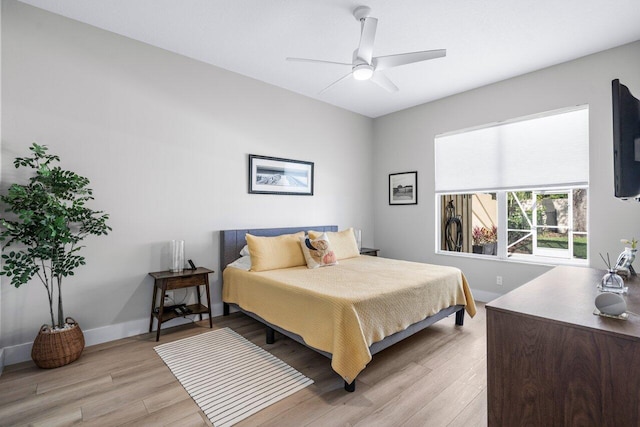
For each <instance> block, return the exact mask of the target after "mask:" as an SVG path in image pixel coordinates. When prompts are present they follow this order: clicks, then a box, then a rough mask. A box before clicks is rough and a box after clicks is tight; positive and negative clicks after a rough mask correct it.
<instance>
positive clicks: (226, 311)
mask: <svg viewBox="0 0 640 427" xmlns="http://www.w3.org/2000/svg"><path fill="white" fill-rule="evenodd" d="M222 315H223V316H228V315H229V304H227V303H226V302H223V303H222Z"/></svg>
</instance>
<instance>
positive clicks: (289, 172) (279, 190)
mask: <svg viewBox="0 0 640 427" xmlns="http://www.w3.org/2000/svg"><path fill="white" fill-rule="evenodd" d="M249 193H252V194H287V195H296V196H313V162H305V161H302V160H291V159H282V158H279V157H267V156H257V155H255V154H249Z"/></svg>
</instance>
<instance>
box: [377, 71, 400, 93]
mask: <svg viewBox="0 0 640 427" xmlns="http://www.w3.org/2000/svg"><path fill="white" fill-rule="evenodd" d="M371 81H372V82H374V83H375V84H377V85H378V86H380V87H381V88H383V89H385V90H387V91H388V92H397V91H398V90H399V89H398V86H396V85H395V84H393V82H392V81H391V80H390V79H389V77H387V76H386V75H385V74H384V73H382V71H376V72H374V73H373V76H371Z"/></svg>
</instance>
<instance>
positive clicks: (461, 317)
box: [456, 308, 464, 326]
mask: <svg viewBox="0 0 640 427" xmlns="http://www.w3.org/2000/svg"><path fill="white" fill-rule="evenodd" d="M456 325H458V326H462V325H464V308H463V309H461V310H458V311H457V312H456Z"/></svg>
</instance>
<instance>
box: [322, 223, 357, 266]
mask: <svg viewBox="0 0 640 427" xmlns="http://www.w3.org/2000/svg"><path fill="white" fill-rule="evenodd" d="M322 233H324V231H313V230H309V237H311V239H313V240H315V239H317V238H318V237H320V235H322ZM327 237H328V238H329V241H330V242H331V247H332V248H333V252H334V253H335V254H336V257H337V258H338V259H339V260H340V259H346V258H353V257H357V256H359V255H360V251H359V250H358V243H356V236H355V234H353V228H349V229H347V230H342V231H327Z"/></svg>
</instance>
